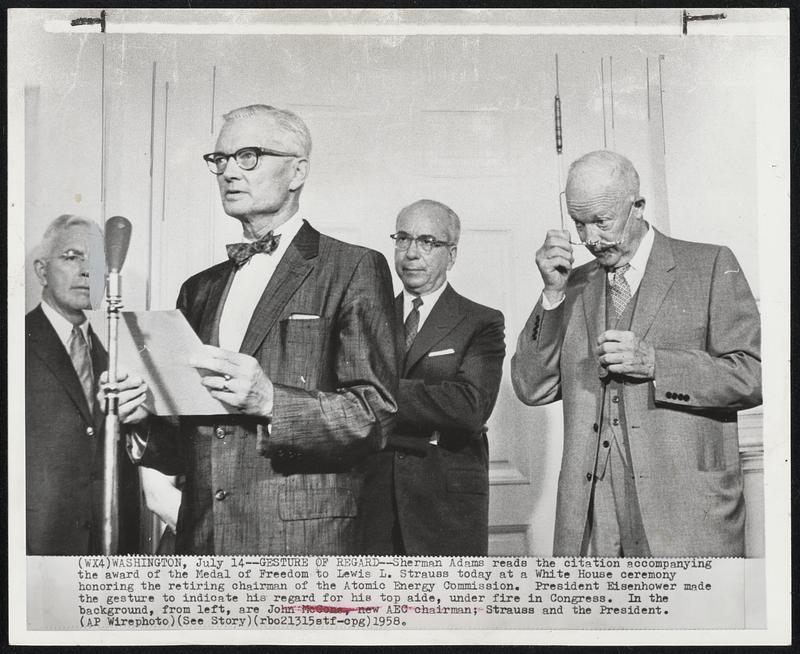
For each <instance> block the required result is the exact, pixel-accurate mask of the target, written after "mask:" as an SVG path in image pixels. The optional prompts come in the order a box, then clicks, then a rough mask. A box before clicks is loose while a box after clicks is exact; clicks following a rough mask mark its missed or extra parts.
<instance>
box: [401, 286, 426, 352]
mask: <svg viewBox="0 0 800 654" xmlns="http://www.w3.org/2000/svg"><path fill="white" fill-rule="evenodd" d="M411 305H412V307H413V308H412V309H411V313H409V314H408V318H406V322H405V325H404V327H405V330H406V352H408V351H409V350H410V349H411V346H412V345H413V344H414V339H415V338H416V337H417V329H419V308H420V307H421V306H422V298H421V297H415V298H414V299H413V300H412V301H411Z"/></svg>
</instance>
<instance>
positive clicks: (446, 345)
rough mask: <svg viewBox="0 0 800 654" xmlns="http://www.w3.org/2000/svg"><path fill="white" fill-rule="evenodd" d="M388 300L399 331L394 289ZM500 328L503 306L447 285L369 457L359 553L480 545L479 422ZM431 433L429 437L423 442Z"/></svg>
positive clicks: (486, 408)
mask: <svg viewBox="0 0 800 654" xmlns="http://www.w3.org/2000/svg"><path fill="white" fill-rule="evenodd" d="M395 310H396V320H397V323H396V324H397V334H398V341H401V340H402V338H403V336H402V334H403V327H402V325H403V296H402V294H401V295H399V296H398V297H397V298H396V300H395ZM503 337H504V321H503V314H502V313H500V312H499V311H496V310H494V309H490V308H488V307H485V306H482V305H480V304H476V303H475V302H472V301H470V300H468V299H466V298H465V297H462V296H461V295H459V294H458V293H456V292H455V291H454V290H453V288H452V287H451V286H449V285H448V287H447V288H446V289H445V290H444V292H443V293H442V295H441V296H440V297H439V300H438V302H437V303H436V305H435V306H434V307H433V309H432V310H431V313H430V314H429V315H428V318H427V319H426V320H425V323H424V324H423V325H422V329H420V331H419V334H417V338H416V340H415V341H414V343H413V345H412V346H411V350H409V353H408V356H407V357H406V360H405V364H404V367H403V373H402V376H401V379H400V393H399V396H398V414H397V423H396V428H395V431H394V432H393V433H392V435H390V437H389V443H388V445H387V448H386V450H385V451H383V452H380V453H378V454H375V455H373V456H372V457H370V462H369V469H368V476H367V481H366V484H365V489H364V494H363V502H362V504H363V516H362V523H361V534H362V535H361V537H362V539H363V542H364V544H365V550H366V552H367V553H370V554H409V555H445V554H461V555H475V556H480V555H483V556H485V555H486V554H487V551H488V541H489V535H488V523H489V453H488V444H487V439H486V427H485V424H486V421H487V420H488V419H489V416H490V415H491V413H492V409H493V408H494V403H495V400H496V399H497V393H498V391H499V389H500V378H501V376H502V370H503V357H504V356H505V343H504V340H503ZM398 348H400V349H401V350H402V349H404V345H403V344H402V343H401V342H398ZM434 436H436V437H437V438H438V445H431V444H430V443H429V441H430V440H431V439H432V437H434ZM393 528H394V529H395V530H396V529H398V528H399V530H400V536H401V538H402V547H401V548H399V549H402V551H397V550H398V547H397V543H396V538H395V539H394V540H395V544H394V545H393V543H392V541H393V538H392V529H393Z"/></svg>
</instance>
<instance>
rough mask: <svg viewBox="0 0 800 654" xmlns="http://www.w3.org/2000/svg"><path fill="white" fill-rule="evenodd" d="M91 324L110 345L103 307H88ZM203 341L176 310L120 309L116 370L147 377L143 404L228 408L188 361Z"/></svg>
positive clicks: (183, 409) (164, 412) (208, 410)
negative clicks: (93, 308) (146, 390)
mask: <svg viewBox="0 0 800 654" xmlns="http://www.w3.org/2000/svg"><path fill="white" fill-rule="evenodd" d="M86 314H87V315H88V316H89V322H90V323H91V325H92V329H93V330H94V331H95V333H96V334H97V336H98V337H99V338H100V340H101V341H102V343H103V346H104V347H105V348H106V349H108V342H107V340H108V327H107V318H106V312H105V311H87V312H86ZM202 345H203V344H202V343H201V341H200V339H199V338H198V336H197V334H195V333H194V330H192V328H191V327H190V326H189V323H188V322H186V318H184V317H183V314H182V313H181V312H180V311H178V310H172V311H121V312H120V317H119V336H118V345H117V356H118V361H119V363H118V371H119V372H127V373H128V374H130V375H135V376H139V377H141V378H142V379H144V380H145V381H146V382H147V385H148V387H149V391H148V397H147V399H146V400H145V406H146V407H147V409H148V410H149V411H150V412H151V413H154V414H156V415H159V416H206V415H220V414H227V413H231V409H230V408H229V407H228V406H227V405H226V404H224V403H223V402H220V401H219V400H217V399H215V398H214V397H212V396H211V394H210V393H209V392H208V389H207V388H206V387H205V386H203V385H202V383H201V382H200V380H201V379H202V377H201V375H200V372H199V371H198V370H197V368H194V367H192V366H190V365H189V360H190V359H191V357H192V356H194V355H196V354H197V353H198V351H199V350H200V348H201V347H202Z"/></svg>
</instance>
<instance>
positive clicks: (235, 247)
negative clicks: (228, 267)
mask: <svg viewBox="0 0 800 654" xmlns="http://www.w3.org/2000/svg"><path fill="white" fill-rule="evenodd" d="M280 240H281V235H280V234H277V235H275V234H273V233H272V231H269V232H267V233H266V234H265V235H264V236H262V237H261V238H260V239H258V240H257V241H253V242H252V243H228V245H226V246H225V249H227V251H228V258H229V259H230V260H231V261H233V263H234V265H235V266H236V267H237V268H241V267H242V266H243V265H244V264H246V263H247V262H248V261H250V257H252V256H253V255H254V254H258V253H259V252H264V253H265V254H272V253H273V252H275V248H277V247H278V243H280Z"/></svg>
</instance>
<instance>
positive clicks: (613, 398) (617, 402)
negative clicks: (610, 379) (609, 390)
mask: <svg viewBox="0 0 800 654" xmlns="http://www.w3.org/2000/svg"><path fill="white" fill-rule="evenodd" d="M611 401H612V402H613V403H614V404H619V395H615V396H614V397H612V398H611Z"/></svg>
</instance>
